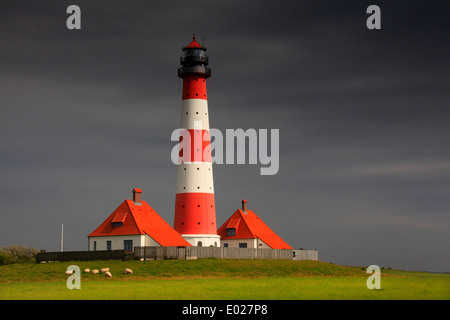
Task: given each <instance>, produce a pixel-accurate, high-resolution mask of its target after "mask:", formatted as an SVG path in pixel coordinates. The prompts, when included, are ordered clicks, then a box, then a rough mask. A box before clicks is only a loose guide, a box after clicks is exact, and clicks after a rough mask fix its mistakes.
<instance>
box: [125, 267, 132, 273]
mask: <svg viewBox="0 0 450 320" xmlns="http://www.w3.org/2000/svg"><path fill="white" fill-rule="evenodd" d="M125 274H133V270H131V269H128V268H126V269H125Z"/></svg>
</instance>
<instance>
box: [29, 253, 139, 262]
mask: <svg viewBox="0 0 450 320" xmlns="http://www.w3.org/2000/svg"><path fill="white" fill-rule="evenodd" d="M132 259H134V253H133V252H128V251H124V250H102V251H64V252H45V251H44V250H43V251H41V252H39V253H38V254H37V255H36V262H37V263H39V262H48V261H89V260H132Z"/></svg>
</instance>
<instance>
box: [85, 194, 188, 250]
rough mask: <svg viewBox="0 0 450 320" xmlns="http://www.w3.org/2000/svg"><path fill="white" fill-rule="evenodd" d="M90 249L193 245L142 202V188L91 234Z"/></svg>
mask: <svg viewBox="0 0 450 320" xmlns="http://www.w3.org/2000/svg"><path fill="white" fill-rule="evenodd" d="M88 242H89V251H96V250H125V251H133V250H134V247H137V246H190V244H189V242H187V241H186V240H184V239H183V238H182V237H181V235H180V234H179V233H178V232H177V231H176V230H175V229H173V228H172V227H171V226H170V225H169V224H168V223H167V222H166V221H164V219H163V218H161V216H160V215H159V214H158V213H157V212H156V211H155V210H153V208H152V207H150V206H149V205H148V203H147V202H145V201H142V190H141V189H137V188H135V189H133V200H125V201H124V202H122V204H121V205H120V206H119V207H117V209H116V210H114V212H113V213H111V214H110V215H109V217H108V218H106V220H105V221H104V222H103V223H102V224H101V225H100V226H99V227H98V228H97V229H95V230H94V231H93V232H92V233H91V234H89V236H88Z"/></svg>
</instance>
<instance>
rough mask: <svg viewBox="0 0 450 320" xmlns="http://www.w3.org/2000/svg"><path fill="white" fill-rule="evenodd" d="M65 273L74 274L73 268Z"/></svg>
mask: <svg viewBox="0 0 450 320" xmlns="http://www.w3.org/2000/svg"><path fill="white" fill-rule="evenodd" d="M65 274H73V270H67V271H66V272H65Z"/></svg>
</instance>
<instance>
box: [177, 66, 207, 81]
mask: <svg viewBox="0 0 450 320" xmlns="http://www.w3.org/2000/svg"><path fill="white" fill-rule="evenodd" d="M189 74H200V75H203V76H204V77H206V78H209V77H211V69H210V68H208V67H205V66H183V67H181V68H179V69H178V76H179V77H180V78H183V77H184V76H186V75H189Z"/></svg>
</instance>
